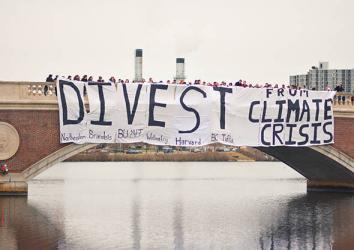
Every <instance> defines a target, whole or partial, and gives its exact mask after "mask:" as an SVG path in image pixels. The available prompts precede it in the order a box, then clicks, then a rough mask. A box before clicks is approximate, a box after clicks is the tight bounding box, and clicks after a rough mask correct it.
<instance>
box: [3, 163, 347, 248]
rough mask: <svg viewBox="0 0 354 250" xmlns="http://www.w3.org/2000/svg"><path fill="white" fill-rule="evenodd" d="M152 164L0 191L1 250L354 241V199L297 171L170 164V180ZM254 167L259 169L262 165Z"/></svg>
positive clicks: (339, 243)
mask: <svg viewBox="0 0 354 250" xmlns="http://www.w3.org/2000/svg"><path fill="white" fill-rule="evenodd" d="M223 167H224V166H223ZM223 167H221V166H215V165H212V166H205V164H204V166H203V169H204V171H210V172H213V171H214V170H213V168H218V169H219V170H220V169H222V168H223ZM147 168H148V167H145V166H136V165H134V166H130V165H129V167H127V168H125V169H124V170H122V169H120V170H117V169H115V170H112V169H111V168H110V167H107V169H106V170H105V168H104V167H102V169H101V171H102V172H105V171H112V172H111V178H112V176H114V175H113V173H115V176H117V179H118V178H119V180H117V179H116V180H112V179H110V180H106V179H105V180H102V179H97V178H96V179H90V180H87V179H84V178H83V177H82V175H81V176H80V179H73V176H72V175H71V174H70V177H71V178H72V179H69V180H68V179H66V180H64V181H62V180H61V181H53V180H52V181H50V180H49V181H48V180H44V179H41V180H37V181H34V182H32V183H31V184H30V196H29V197H28V199H27V198H24V197H0V211H1V218H0V243H1V244H0V249H28V248H29V249H152V248H154V249H350V248H351V247H352V246H353V245H354V237H353V235H354V213H352V210H353V208H354V197H353V196H352V195H348V194H345V195H343V194H328V193H310V194H306V193H304V191H303V190H304V189H303V188H304V185H305V183H304V182H303V181H301V180H300V181H299V180H297V179H294V178H293V177H294V176H293V175H289V176H288V179H287V178H286V176H287V175H288V174H287V173H283V175H282V176H281V178H280V179H277V178H270V177H269V176H268V177H267V179H266V180H265V179H262V178H259V177H257V176H254V177H252V178H251V177H249V178H247V179H246V180H244V179H243V177H244V176H243V174H240V172H242V171H244V169H238V168H237V167H232V168H229V167H224V169H223V171H225V173H226V174H227V175H228V176H229V178H227V179H225V178H223V177H222V176H221V177H220V178H214V179H212V178H210V177H209V176H206V173H205V172H204V173H203V175H204V176H202V177H200V178H196V173H197V172H199V171H200V170H201V169H200V168H199V166H198V167H197V168H196V167H195V166H190V167H188V168H176V167H167V166H165V170H164V171H166V174H168V176H169V177H168V178H165V176H161V175H159V176H158V177H156V176H151V171H152V168H150V169H149V170H147ZM87 169H89V167H87V166H85V170H86V171H88V172H89V170H87ZM166 169H167V170H168V171H167V170H166ZM267 169H268V171H269V170H272V169H273V170H275V169H277V171H280V172H281V171H283V170H282V169H281V168H279V167H274V168H273V167H270V166H267ZM79 170H80V168H79ZM79 170H78V169H75V171H79ZM81 170H82V169H81ZM253 170H254V171H260V172H262V171H263V170H262V168H261V167H259V166H255V167H254V169H253ZM62 171H63V170H62V169H61V172H60V173H61V174H63V172H62ZM127 171H128V172H127ZM147 172H148V173H147ZM158 173H159V174H160V173H161V171H160V170H159V171H158ZM147 175H150V176H149V177H148V178H147V177H146V176H147ZM247 175H248V174H247ZM278 175H279V173H278ZM104 176H107V173H106V174H105V175H104ZM54 177H55V176H54ZM170 177H173V178H170ZM55 178H56V177H55ZM294 180H295V181H294ZM294 190H295V191H294Z"/></svg>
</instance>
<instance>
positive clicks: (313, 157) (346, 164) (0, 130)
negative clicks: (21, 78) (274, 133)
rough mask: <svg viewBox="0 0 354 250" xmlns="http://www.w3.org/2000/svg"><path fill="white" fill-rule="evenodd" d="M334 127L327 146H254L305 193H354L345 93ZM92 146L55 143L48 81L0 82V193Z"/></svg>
mask: <svg viewBox="0 0 354 250" xmlns="http://www.w3.org/2000/svg"><path fill="white" fill-rule="evenodd" d="M44 92H45V94H44ZM34 121H35V122H34ZM334 130H335V131H334V139H335V143H334V144H333V145H326V146H316V147H268V148H263V147H259V148H258V149H259V150H261V151H263V152H265V153H267V154H269V155H272V156H274V157H276V158H277V159H279V160H280V161H282V162H284V163H285V164H287V165H288V166H290V167H292V168H293V169H295V170H296V171H297V172H299V173H300V174H302V175H303V176H305V177H306V178H307V180H308V182H307V187H308V190H310V191H311V190H322V191H323V190H324V191H325V190H334V191H354V163H353V159H354V102H353V94H351V93H343V94H340V95H337V96H336V98H335V101H334ZM94 146H96V144H84V145H75V144H69V145H68V144H60V143H59V115H58V103H57V99H56V97H55V95H54V85H52V84H48V83H32V82H31V83H29V82H0V160H6V163H7V164H8V165H9V166H10V173H9V174H8V175H7V176H5V177H0V194H27V190H28V189H27V181H28V180H30V179H32V178H33V177H35V176H36V175H38V174H40V173H41V172H43V171H45V170H46V169H48V168H49V167H51V166H53V165H54V164H56V163H58V162H61V161H63V160H65V159H67V158H69V157H71V156H73V155H75V154H77V153H79V152H82V151H84V150H87V149H89V148H91V147H94Z"/></svg>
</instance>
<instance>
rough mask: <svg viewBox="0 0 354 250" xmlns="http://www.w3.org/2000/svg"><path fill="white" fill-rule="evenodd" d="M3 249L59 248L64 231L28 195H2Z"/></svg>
mask: <svg viewBox="0 0 354 250" xmlns="http://www.w3.org/2000/svg"><path fill="white" fill-rule="evenodd" d="M0 211H1V220H0V221H1V224H0V232H1V233H0V242H1V245H0V248H1V249H28V248H29V247H31V246H32V247H35V248H36V249H58V247H59V245H58V240H59V239H62V238H63V232H62V230H61V229H59V228H58V227H57V226H56V225H53V224H52V223H51V222H50V220H49V219H48V218H47V217H46V216H45V215H43V214H42V213H40V212H39V210H37V209H36V208H34V207H32V206H31V205H29V204H28V203H27V198H26V197H16V196H15V197H13V196H12V197H7V196H4V197H0Z"/></svg>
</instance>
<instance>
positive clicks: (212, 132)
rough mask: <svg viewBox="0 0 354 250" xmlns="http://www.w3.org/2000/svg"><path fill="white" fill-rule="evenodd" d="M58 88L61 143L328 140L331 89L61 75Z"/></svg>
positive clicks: (295, 143) (308, 142)
mask: <svg viewBox="0 0 354 250" xmlns="http://www.w3.org/2000/svg"><path fill="white" fill-rule="evenodd" d="M84 89H86V92H87V97H86V96H84ZM57 90H58V102H59V117H60V142H61V143H71V142H73V143H78V144H82V143H133V142H145V143H149V144H154V145H171V146H203V145H207V144H211V143H216V142H218V143H223V144H226V145H234V146H312V145H323V144H330V143H333V142H334V136H333V109H332V100H333V97H334V95H335V92H333V91H310V90H295V89H282V88H279V89H270V88H267V89H265V88H242V87H230V88H229V87H210V86H201V85H167V84H138V83H128V84H118V85H115V84H114V83H110V82H109V83H97V82H80V81H69V80H66V79H59V80H58V81H57ZM85 100H86V102H85Z"/></svg>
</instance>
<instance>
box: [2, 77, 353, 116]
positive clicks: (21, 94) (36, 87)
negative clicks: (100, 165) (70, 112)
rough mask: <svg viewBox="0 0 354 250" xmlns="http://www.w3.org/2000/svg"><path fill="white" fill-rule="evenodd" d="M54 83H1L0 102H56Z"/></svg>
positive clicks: (347, 103) (339, 97)
mask: <svg viewBox="0 0 354 250" xmlns="http://www.w3.org/2000/svg"><path fill="white" fill-rule="evenodd" d="M56 100H57V98H56V95H55V83H50V82H1V81H0V102H4V103H5V102H31V101H33V102H47V103H52V102H56ZM334 106H335V107H336V108H339V109H341V108H345V109H347V108H349V109H352V108H353V109H354V92H353V93H348V92H338V93H337V94H336V96H335V98H334Z"/></svg>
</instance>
